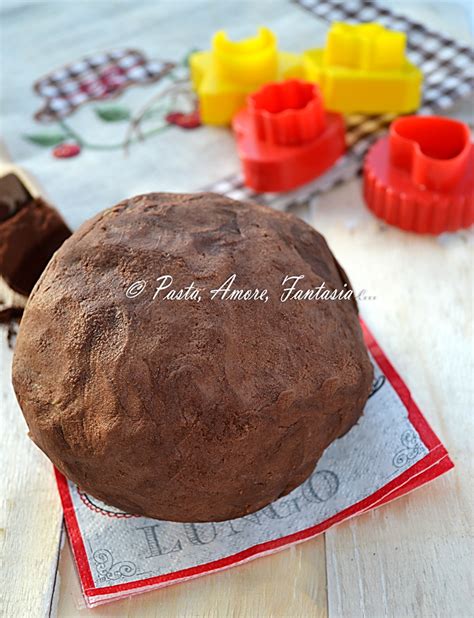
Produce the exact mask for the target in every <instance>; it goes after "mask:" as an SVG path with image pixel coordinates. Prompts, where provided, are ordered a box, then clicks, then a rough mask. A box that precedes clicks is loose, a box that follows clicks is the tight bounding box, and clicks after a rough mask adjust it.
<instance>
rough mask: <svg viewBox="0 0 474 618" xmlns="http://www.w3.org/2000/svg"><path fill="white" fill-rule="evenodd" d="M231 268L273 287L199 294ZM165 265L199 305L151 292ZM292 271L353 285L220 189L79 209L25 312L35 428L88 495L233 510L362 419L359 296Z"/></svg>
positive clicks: (263, 498)
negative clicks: (326, 291)
mask: <svg viewBox="0 0 474 618" xmlns="http://www.w3.org/2000/svg"><path fill="white" fill-rule="evenodd" d="M233 273H235V274H236V275H237V278H236V280H235V284H234V288H239V289H252V290H253V289H255V288H258V289H260V290H263V289H267V290H268V301H267V302H263V301H258V300H247V301H244V300H222V298H221V296H219V297H218V298H215V299H214V300H211V298H210V290H213V289H217V288H219V287H220V286H221V285H222V284H223V283H224V282H225V281H226V279H227V278H228V277H229V276H231V275H232V274H233ZM163 275H171V276H172V277H173V283H172V286H171V287H170V288H169V289H168V291H169V290H170V289H174V290H176V291H177V290H179V289H182V288H185V287H186V286H189V285H190V284H191V283H192V282H194V285H195V286H196V287H197V288H199V289H200V290H201V296H202V299H201V301H200V302H198V301H196V300H190V299H188V300H176V299H175V300H170V299H168V300H167V299H165V298H164V295H163V294H164V293H163V292H162V293H160V295H159V296H158V297H157V298H155V299H153V295H154V291H155V289H156V287H157V282H156V279H157V278H158V277H160V276H163ZM287 275H289V276H295V275H304V277H305V278H304V279H303V280H302V282H301V284H300V287H301V286H303V287H304V288H305V289H309V288H313V287H315V286H319V285H321V283H322V282H323V281H324V282H325V285H326V287H328V288H330V289H331V288H332V289H337V290H342V289H343V286H344V283H346V284H347V286H349V283H348V281H347V278H346V276H345V274H344V271H343V270H342V269H341V268H340V266H339V265H338V264H337V262H336V260H335V258H334V257H333V255H332V254H331V251H330V250H329V248H328V246H327V244H326V242H325V240H324V238H323V237H322V236H321V235H320V234H318V233H317V232H316V231H315V230H313V229H312V228H311V227H309V226H308V225H306V224H305V223H303V222H302V221H300V220H299V219H297V218H295V217H294V216H292V215H289V214H284V213H281V212H276V211H274V210H272V209H270V208H268V207H264V206H257V205H253V204H248V203H240V202H236V201H233V200H230V199H228V198H225V197H222V196H220V195H215V194H210V193H202V194H193V195H177V194H164V193H150V194H148V195H142V196H138V197H134V198H132V199H129V200H125V201H123V202H121V203H120V204H118V205H117V206H115V207H113V208H111V209H109V210H106V211H104V212H103V213H101V214H99V215H98V216H96V217H95V218H93V219H92V220H90V221H88V222H86V223H85V224H84V225H83V226H82V227H81V228H80V229H79V230H78V231H76V232H75V233H74V234H73V235H72V236H71V237H70V238H69V239H68V240H66V242H65V243H64V244H63V246H62V247H61V248H60V249H59V251H57V253H56V254H55V256H54V258H53V259H52V261H51V262H50V263H49V265H48V267H47V268H46V270H45V272H44V273H43V275H42V277H41V279H40V281H39V282H38V284H37V286H36V287H35V289H34V290H33V293H32V295H31V297H30V299H29V301H28V304H27V307H26V311H25V314H24V317H23V320H22V322H21V327H20V332H19V336H18V341H17V346H16V352H15V358H14V364H13V383H14V387H15V391H16V394H17V397H18V401H19V403H20V406H21V408H22V410H23V413H24V415H25V418H26V421H27V423H28V426H29V429H30V435H31V438H32V439H33V440H34V441H35V442H36V444H37V445H38V446H39V447H40V448H41V449H42V450H43V451H44V452H45V453H46V454H47V456H48V457H49V458H50V459H51V460H52V461H53V463H54V464H55V465H56V466H57V467H58V468H59V470H60V471H61V472H63V473H64V474H65V475H66V476H67V477H68V478H70V479H71V480H72V481H74V482H75V483H77V484H78V485H79V486H80V487H81V488H82V489H83V490H84V491H86V492H88V493H90V494H91V495H92V496H95V497H96V498H99V499H100V500H102V501H104V502H105V503H108V504H111V505H114V506H116V507H118V508H120V509H123V510H124V511H127V512H130V513H135V514H140V515H146V516H148V517H154V518H158V519H164V520H172V521H184V522H204V521H219V520H224V519H231V518H234V517H240V516H243V515H246V514H248V513H251V512H253V511H256V510H257V509H260V508H262V507H264V506H265V505H267V504H269V503H270V502H272V501H274V500H276V499H277V498H280V497H281V496H284V495H285V494H287V493H289V492H290V491H291V490H292V489H294V488H295V487H297V486H298V485H299V484H301V483H302V482H303V481H304V480H305V479H306V478H307V477H308V476H309V475H310V474H311V472H312V471H313V469H314V467H315V465H316V462H317V461H318V459H319V458H320V457H321V454H322V453H323V451H324V450H325V449H326V447H327V446H328V445H329V444H330V443H331V442H332V441H333V440H335V439H336V438H338V437H340V436H341V435H343V434H344V433H345V432H347V431H348V430H349V429H350V427H352V425H353V424H354V423H356V421H357V419H358V418H359V417H360V415H361V413H362V410H363V408H364V404H365V403H366V400H367V397H368V394H369V390H370V386H371V380H372V367H371V363H370V361H369V358H368V355H367V352H366V349H365V347H364V343H363V339H362V333H361V329H360V326H359V322H358V317H357V307H356V304H355V302H354V301H350V300H339V301H329V300H326V301H323V300H319V301H315V300H313V301H310V300H289V301H287V302H280V296H281V294H282V292H283V286H282V281H283V279H284V277H285V276H287ZM135 281H144V282H146V287H145V289H144V291H143V292H142V293H141V294H140V295H138V296H136V297H134V298H129V297H127V294H126V291H127V289H128V288H129V286H130V285H131V284H132V283H133V282H135ZM285 287H286V286H285ZM135 291H136V288H135Z"/></svg>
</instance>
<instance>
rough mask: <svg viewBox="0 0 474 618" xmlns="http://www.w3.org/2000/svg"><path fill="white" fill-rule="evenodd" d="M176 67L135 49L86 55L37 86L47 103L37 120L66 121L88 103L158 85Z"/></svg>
mask: <svg viewBox="0 0 474 618" xmlns="http://www.w3.org/2000/svg"><path fill="white" fill-rule="evenodd" d="M174 66H175V65H174V64H173V63H171V62H162V61H159V60H148V59H147V58H146V57H145V56H144V55H143V54H142V52H140V51H138V50H136V49H115V50H112V51H109V52H106V53H97V54H93V55H91V56H87V57H85V58H82V59H81V60H78V61H77V62H73V63H71V64H68V65H66V66H64V67H61V68H60V69H56V70H55V71H52V72H51V73H48V75H45V76H44V77H42V78H41V79H39V80H38V81H37V82H36V83H35V84H34V89H35V91H36V92H37V93H38V94H39V95H40V96H43V97H45V99H46V103H45V105H44V107H43V108H42V109H40V110H39V111H38V112H37V113H36V114H35V118H36V119H37V120H40V121H42V122H49V121H54V120H58V119H61V118H65V117H66V116H69V114H72V112H73V111H74V110H75V109H76V108H77V107H79V106H80V105H82V104H83V103H86V102H87V101H97V100H103V99H109V98H112V97H114V96H117V95H118V94H119V93H120V92H122V91H123V90H124V89H125V88H128V86H131V85H132V84H146V83H150V82H155V81H157V80H158V79H160V78H161V77H163V76H164V75H166V74H167V73H169V72H170V71H171V70H172V69H173V67H174Z"/></svg>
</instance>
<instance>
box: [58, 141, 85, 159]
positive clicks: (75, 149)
mask: <svg viewBox="0 0 474 618" xmlns="http://www.w3.org/2000/svg"><path fill="white" fill-rule="evenodd" d="M80 152H81V147H80V146H79V144H59V146H56V148H54V150H53V157H56V159H69V158H70V157H77V155H78V154H79V153H80Z"/></svg>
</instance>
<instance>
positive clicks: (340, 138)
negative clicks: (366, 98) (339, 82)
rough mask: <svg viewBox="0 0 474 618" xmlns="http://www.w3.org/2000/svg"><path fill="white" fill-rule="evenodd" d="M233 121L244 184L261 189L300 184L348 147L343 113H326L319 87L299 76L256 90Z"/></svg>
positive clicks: (277, 188)
mask: <svg viewBox="0 0 474 618" xmlns="http://www.w3.org/2000/svg"><path fill="white" fill-rule="evenodd" d="M232 126H233V129H234V132H235V136H236V140H237V149H238V152H239V156H240V159H241V161H242V166H243V172H244V180H245V184H246V185H247V186H248V187H251V188H252V189H254V190H255V191H258V192H266V191H270V192H277V191H289V190H291V189H295V188H296V187H299V186H300V185H303V184H305V183H307V182H309V181H310V180H313V179H314V178H317V177H318V176H320V175H321V174H322V173H323V172H325V171H326V170H327V169H328V168H329V167H331V166H332V165H333V164H334V162H335V161H336V160H337V159H338V158H339V157H340V156H341V155H342V154H343V153H344V152H345V150H346V143H345V128H344V120H343V117H342V115H341V114H335V113H329V112H326V111H325V110H324V106H323V100H322V96H321V92H320V90H319V88H318V86H317V85H315V84H312V83H309V82H304V81H301V80H298V79H291V80H286V81H283V82H275V83H270V84H266V85H265V86H263V87H262V88H261V89H260V90H258V91H257V92H255V93H253V94H251V95H250V96H249V97H248V98H247V107H245V108H244V109H243V110H241V111H240V112H238V113H237V114H236V115H235V117H234V119H233V122H232Z"/></svg>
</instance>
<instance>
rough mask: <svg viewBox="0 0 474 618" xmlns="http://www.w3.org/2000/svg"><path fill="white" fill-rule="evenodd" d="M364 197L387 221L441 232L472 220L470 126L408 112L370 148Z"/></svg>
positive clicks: (411, 228) (473, 171)
mask: <svg viewBox="0 0 474 618" xmlns="http://www.w3.org/2000/svg"><path fill="white" fill-rule="evenodd" d="M364 197H365V201H366V203H367V205H368V207H369V209H370V210H372V211H373V212H374V213H375V215H376V216H377V217H379V218H380V219H383V220H384V221H386V222H387V223H389V224H390V225H395V226H397V227H399V228H401V229H403V230H409V231H412V232H418V233H420V234H440V233H441V232H447V231H455V230H458V229H461V228H465V227H469V226H470V225H472V224H473V223H474V145H473V144H472V142H471V135H470V131H469V127H468V126H467V125H466V124H464V123H462V122H459V121H457V120H451V119H449V118H442V117H439V116H406V117H404V118H398V119H397V120H395V121H394V122H392V124H391V126H390V132H389V135H388V137H384V138H382V139H381V140H379V141H378V142H377V143H376V144H374V146H372V148H371V149H370V150H369V152H368V154H367V157H366V159H365V163H364Z"/></svg>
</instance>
